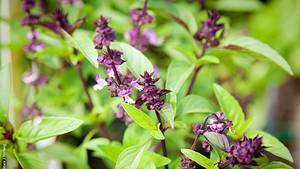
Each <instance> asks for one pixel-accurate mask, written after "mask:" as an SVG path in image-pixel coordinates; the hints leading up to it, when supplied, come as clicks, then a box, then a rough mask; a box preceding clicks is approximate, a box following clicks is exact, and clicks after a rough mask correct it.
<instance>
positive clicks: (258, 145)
mask: <svg viewBox="0 0 300 169" xmlns="http://www.w3.org/2000/svg"><path fill="white" fill-rule="evenodd" d="M262 150H263V146H262V137H258V136H256V137H254V138H253V139H251V138H247V137H246V136H244V138H243V139H242V140H239V141H236V142H234V143H233V144H232V145H231V146H230V147H229V150H228V155H227V160H228V161H231V164H232V165H249V164H250V163H251V162H252V159H253V158H255V157H260V156H261V152H262Z"/></svg>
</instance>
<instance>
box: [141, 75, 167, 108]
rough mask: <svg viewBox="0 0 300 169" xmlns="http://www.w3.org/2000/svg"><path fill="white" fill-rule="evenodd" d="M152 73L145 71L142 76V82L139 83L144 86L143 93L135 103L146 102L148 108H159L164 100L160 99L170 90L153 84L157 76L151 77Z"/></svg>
mask: <svg viewBox="0 0 300 169" xmlns="http://www.w3.org/2000/svg"><path fill="white" fill-rule="evenodd" d="M152 76H153V73H148V72H145V73H144V75H143V76H142V78H143V79H144V81H143V82H141V83H140V84H141V85H142V86H143V87H144V93H143V94H142V95H141V96H140V97H139V99H138V100H137V101H136V104H137V105H139V106H140V105H142V104H143V103H145V102H146V105H147V108H148V109H149V110H160V109H161V108H162V106H163V105H164V104H165V100H164V99H162V97H163V96H164V95H166V94H167V93H169V92H171V91H169V90H166V89H160V88H158V87H157V86H156V85H155V82H157V81H158V80H159V79H158V78H152Z"/></svg>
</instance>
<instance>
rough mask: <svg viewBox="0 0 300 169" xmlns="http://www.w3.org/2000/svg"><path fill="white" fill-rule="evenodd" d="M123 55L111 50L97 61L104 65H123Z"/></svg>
mask: <svg viewBox="0 0 300 169" xmlns="http://www.w3.org/2000/svg"><path fill="white" fill-rule="evenodd" d="M122 54H123V53H122V52H120V51H118V50H116V49H111V50H109V51H107V52H103V53H102V54H101V55H100V56H99V57H98V59H97V60H98V62H100V63H102V64H104V65H109V66H112V65H121V64H123V63H124V60H122V59H121V56H122Z"/></svg>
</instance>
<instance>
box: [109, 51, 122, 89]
mask: <svg viewBox="0 0 300 169" xmlns="http://www.w3.org/2000/svg"><path fill="white" fill-rule="evenodd" d="M106 49H107V52H108V54H109V57H110V59H111V60H113V58H112V56H111V50H110V47H109V46H106ZM112 69H113V71H114V75H115V78H116V79H117V82H118V85H120V84H121V83H122V82H121V78H120V77H119V74H118V72H117V68H116V65H115V64H114V63H112Z"/></svg>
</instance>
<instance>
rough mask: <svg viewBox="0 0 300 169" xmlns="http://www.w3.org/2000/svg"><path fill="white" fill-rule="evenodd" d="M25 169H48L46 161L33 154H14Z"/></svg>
mask: <svg viewBox="0 0 300 169" xmlns="http://www.w3.org/2000/svg"><path fill="white" fill-rule="evenodd" d="M14 154H15V156H16V158H17V160H18V161H19V163H20V165H21V166H22V168H23V169H48V165H47V163H46V161H44V160H42V159H39V157H38V156H37V155H36V154H33V153H20V154H17V153H16V152H15V153H14Z"/></svg>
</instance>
